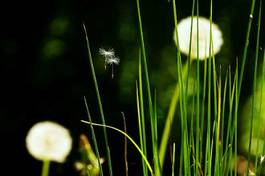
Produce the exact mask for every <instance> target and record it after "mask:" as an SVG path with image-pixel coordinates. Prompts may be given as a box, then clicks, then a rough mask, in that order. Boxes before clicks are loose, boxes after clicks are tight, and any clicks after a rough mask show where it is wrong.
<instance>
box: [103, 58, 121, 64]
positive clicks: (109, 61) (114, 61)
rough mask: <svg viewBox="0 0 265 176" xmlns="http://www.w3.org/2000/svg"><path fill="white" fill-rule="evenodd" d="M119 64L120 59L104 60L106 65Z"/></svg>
mask: <svg viewBox="0 0 265 176" xmlns="http://www.w3.org/2000/svg"><path fill="white" fill-rule="evenodd" d="M119 63H120V59H119V58H118V57H111V58H107V59H106V64H109V65H112V64H116V65H119Z"/></svg>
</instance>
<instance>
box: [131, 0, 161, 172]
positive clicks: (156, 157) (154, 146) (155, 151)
mask: <svg viewBox="0 0 265 176" xmlns="http://www.w3.org/2000/svg"><path fill="white" fill-rule="evenodd" d="M136 4H137V14H138V22H139V32H140V38H141V51H142V56H143V57H142V59H143V64H144V75H145V83H146V88H147V97H148V109H149V116H150V123H151V137H152V149H153V150H152V151H153V157H154V166H155V174H156V175H157V176H159V175H160V171H161V168H160V164H159V162H160V160H159V155H158V146H157V144H156V140H155V133H156V132H155V126H154V115H153V113H154V112H153V104H152V95H151V89H150V81H149V74H148V67H147V59H146V51H145V42H144V34H143V28H142V19H141V10H140V3H139V0H136Z"/></svg>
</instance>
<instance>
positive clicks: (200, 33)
mask: <svg viewBox="0 0 265 176" xmlns="http://www.w3.org/2000/svg"><path fill="white" fill-rule="evenodd" d="M192 19H193V20H192ZM197 21H198V28H197ZM191 23H192V25H193V26H192V34H191ZM197 29H198V30H197ZM177 30H178V42H179V49H180V51H181V52H182V53H183V54H185V55H189V48H190V41H191V51H190V58H191V59H195V58H197V55H198V59H200V60H204V59H206V58H209V57H210V55H215V54H217V53H218V52H219V51H220V50H221V46H222V45H223V38H222V32H221V30H220V29H219V27H218V26H217V25H216V24H214V23H212V42H213V45H212V46H213V47H212V50H213V53H211V54H210V52H209V48H210V21H209V20H208V19H206V18H204V17H198V18H197V17H193V18H192V17H187V18H184V19H182V20H181V21H180V22H179V24H178V27H177ZM190 37H191V40H190ZM197 38H198V42H197ZM174 41H175V43H176V44H177V37H176V30H175V31H174ZM197 43H198V45H199V49H198V51H199V53H198V54H197ZM211 52H212V51H211Z"/></svg>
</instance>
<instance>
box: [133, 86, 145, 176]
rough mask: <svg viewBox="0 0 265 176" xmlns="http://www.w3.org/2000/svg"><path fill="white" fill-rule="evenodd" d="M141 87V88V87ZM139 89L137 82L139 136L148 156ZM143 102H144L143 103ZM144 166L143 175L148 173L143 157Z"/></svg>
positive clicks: (143, 149) (142, 148)
mask: <svg viewBox="0 0 265 176" xmlns="http://www.w3.org/2000/svg"><path fill="white" fill-rule="evenodd" d="M140 89H141V88H140ZM139 96H140V95H139V89H138V84H137V82H136V98H137V99H136V102H137V114H138V126H139V137H140V146H141V150H142V151H143V153H144V155H145V156H147V152H146V138H145V127H144V126H145V123H144V112H142V113H141V111H142V108H141V107H140V106H141V105H140V100H139V99H140V97H139ZM141 104H142V103H141ZM142 168H143V175H147V166H146V164H145V161H144V159H143V158H142Z"/></svg>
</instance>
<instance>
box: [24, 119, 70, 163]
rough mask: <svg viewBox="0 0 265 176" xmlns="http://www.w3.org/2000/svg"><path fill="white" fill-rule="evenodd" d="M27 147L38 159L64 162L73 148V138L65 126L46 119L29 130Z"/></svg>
mask: <svg viewBox="0 0 265 176" xmlns="http://www.w3.org/2000/svg"><path fill="white" fill-rule="evenodd" d="M26 147H27V149H28V151H29V153H30V154H31V155H32V156H33V157H34V158H35V159H37V160H42V161H46V160H48V161H56V162H59V163H63V162H64V161H65V159H66V157H67V156H68V154H69V153H70V150H71V148H72V138H71V136H70V133H69V131H68V130H67V129H66V128H64V127H63V126H61V125H59V124H57V123H55V122H51V121H44V122H39V123H37V124H35V125H34V126H33V127H32V128H31V129H30V130H29V132H28V134H27V137H26Z"/></svg>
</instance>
